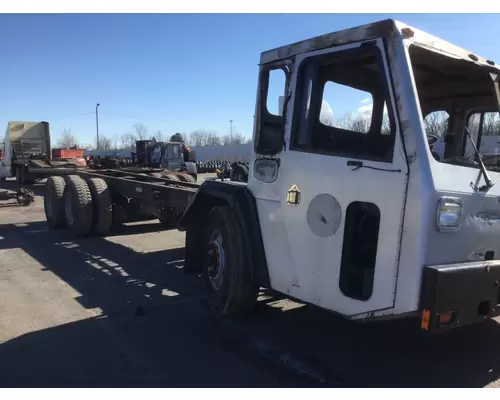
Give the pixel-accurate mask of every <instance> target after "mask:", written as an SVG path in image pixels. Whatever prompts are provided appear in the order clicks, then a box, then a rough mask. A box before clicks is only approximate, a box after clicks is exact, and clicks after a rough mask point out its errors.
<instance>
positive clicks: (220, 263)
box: [208, 231, 225, 290]
mask: <svg viewBox="0 0 500 400" xmlns="http://www.w3.org/2000/svg"><path fill="white" fill-rule="evenodd" d="M224 264H225V259H224V247H223V243H222V235H221V234H220V232H218V231H216V232H214V233H213V235H212V239H211V241H210V244H209V246H208V278H209V280H210V283H211V285H212V287H213V288H214V289H215V290H220V289H221V287H222V283H223V279H224Z"/></svg>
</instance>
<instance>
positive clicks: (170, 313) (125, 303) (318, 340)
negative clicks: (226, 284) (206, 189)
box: [0, 222, 500, 387]
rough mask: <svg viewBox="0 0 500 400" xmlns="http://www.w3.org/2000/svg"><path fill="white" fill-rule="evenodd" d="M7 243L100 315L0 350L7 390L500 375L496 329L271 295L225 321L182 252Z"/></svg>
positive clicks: (455, 380)
mask: <svg viewBox="0 0 500 400" xmlns="http://www.w3.org/2000/svg"><path fill="white" fill-rule="evenodd" d="M135 229H139V228H135ZM150 231H151V230H149V232H150ZM139 232H140V230H139ZM0 235H1V236H2V237H3V238H4V240H1V241H0V249H7V248H21V249H23V250H24V251H25V252H26V253H28V254H29V255H30V256H31V257H33V258H34V259H36V260H37V261H38V262H39V263H40V264H41V265H43V266H44V268H45V270H46V271H51V272H52V273H54V274H55V275H57V276H58V277H59V278H60V279H62V280H63V281H65V282H66V283H68V284H69V285H70V286H71V287H73V288H74V289H75V290H76V291H77V292H78V293H80V294H81V296H80V297H78V298H76V300H77V301H78V302H79V303H80V304H82V305H83V307H85V308H87V309H94V310H96V313H98V314H101V315H100V316H96V317H93V318H89V319H85V320H82V321H79V322H73V323H69V324H65V325H61V326H56V327H53V328H50V329H45V330H41V331H37V332H33V333H28V334H25V335H22V336H20V337H18V338H15V339H12V340H10V341H7V342H5V343H2V344H1V345H0V385H1V386H24V387H26V386H42V387H46V386H52V387H53V386H72V387H75V386H93V387H102V386H106V387H110V386H127V387H128V386H162V387H168V386H175V387H214V386H215V387H270V386H271V387H276V386H278V387H279V386H288V387H290V386H291V387H296V386H300V387H304V386H364V387H395V386H396V387H399V386H400V387H443V386H444V387H483V386H485V385H488V384H489V383H491V382H493V381H495V380H497V379H498V378H499V377H500V374H499V369H500V341H499V340H498V339H499V338H500V325H499V324H498V323H497V322H495V321H487V322H485V323H483V324H481V325H473V326H470V327H464V328H462V329H460V330H457V331H455V332H451V333H449V334H446V335H443V336H438V337H435V338H432V339H431V340H421V339H419V338H417V337H416V335H414V334H413V333H412V329H414V328H415V326H414V325H413V321H405V322H398V323H394V322H392V323H377V324H359V323H353V322H349V321H346V320H344V319H341V318H339V317H336V316H334V315H332V314H331V313H328V312H326V311H323V310H320V309H318V308H315V307H311V306H305V305H300V304H297V303H294V302H290V301H287V300H284V299H283V298H282V297H280V296H278V295H277V294H275V293H272V292H270V291H265V292H264V293H263V296H262V297H261V300H260V301H259V303H258V305H257V310H256V312H255V313H254V314H252V315H251V316H249V317H247V318H244V319H239V320H230V321H229V320H224V319H217V318H215V317H214V316H213V315H212V313H211V310H210V309H209V307H208V306H207V303H206V300H205V293H206V292H205V288H204V284H203V281H202V279H201V278H198V277H194V276H187V275H185V274H184V272H183V269H182V268H183V258H184V249H183V248H173V249H167V250H162V251H157V252H149V253H139V252H136V251H134V250H132V249H130V248H128V247H126V246H123V245H121V244H116V243H114V242H112V241H110V240H106V239H102V238H95V237H93V238H85V239H79V240H75V241H72V240H69V239H68V238H67V237H66V236H65V234H64V231H56V232H49V231H48V230H47V225H46V223H45V222H37V223H30V224H25V226H23V227H18V226H14V225H3V226H0ZM332 290H333V288H332Z"/></svg>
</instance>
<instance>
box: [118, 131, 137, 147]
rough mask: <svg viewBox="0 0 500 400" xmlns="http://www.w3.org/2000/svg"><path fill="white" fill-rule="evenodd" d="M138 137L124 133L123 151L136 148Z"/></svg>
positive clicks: (122, 139) (122, 140)
mask: <svg viewBox="0 0 500 400" xmlns="http://www.w3.org/2000/svg"><path fill="white" fill-rule="evenodd" d="M135 141H136V137H135V135H134V134H133V133H124V134H123V135H122V136H121V148H122V149H123V150H132V149H134V148H135Z"/></svg>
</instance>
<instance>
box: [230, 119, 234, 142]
mask: <svg viewBox="0 0 500 400" xmlns="http://www.w3.org/2000/svg"><path fill="white" fill-rule="evenodd" d="M229 123H230V130H229V140H230V141H231V144H232V143H233V120H232V119H230V120H229Z"/></svg>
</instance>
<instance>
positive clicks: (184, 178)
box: [178, 174, 196, 183]
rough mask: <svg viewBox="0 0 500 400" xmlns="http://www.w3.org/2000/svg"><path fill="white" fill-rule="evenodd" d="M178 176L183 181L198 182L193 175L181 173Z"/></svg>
mask: <svg viewBox="0 0 500 400" xmlns="http://www.w3.org/2000/svg"><path fill="white" fill-rule="evenodd" d="M178 177H179V180H181V181H182V182H189V183H196V179H194V178H193V177H192V176H191V175H188V174H179V175H178Z"/></svg>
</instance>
